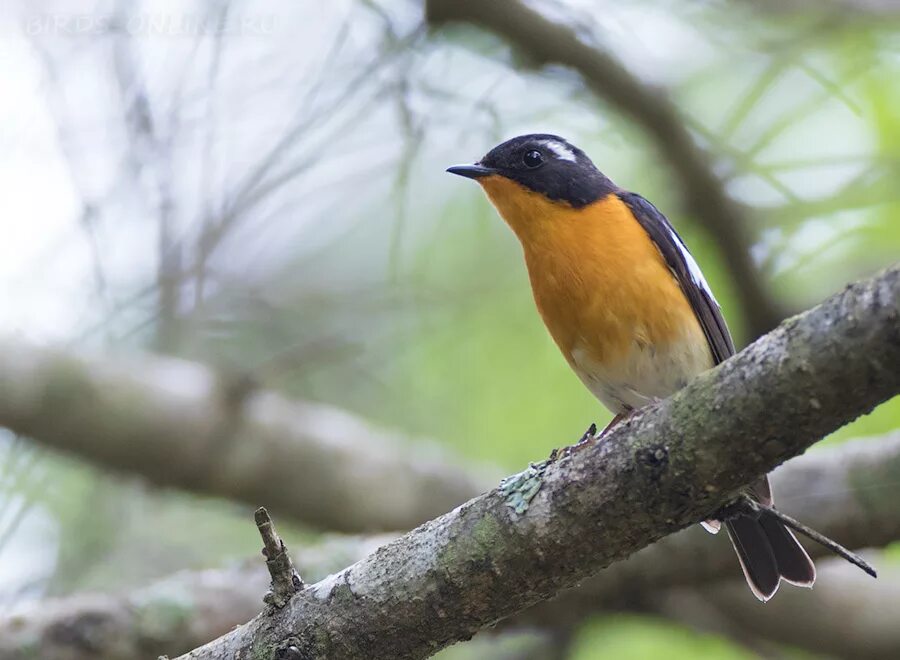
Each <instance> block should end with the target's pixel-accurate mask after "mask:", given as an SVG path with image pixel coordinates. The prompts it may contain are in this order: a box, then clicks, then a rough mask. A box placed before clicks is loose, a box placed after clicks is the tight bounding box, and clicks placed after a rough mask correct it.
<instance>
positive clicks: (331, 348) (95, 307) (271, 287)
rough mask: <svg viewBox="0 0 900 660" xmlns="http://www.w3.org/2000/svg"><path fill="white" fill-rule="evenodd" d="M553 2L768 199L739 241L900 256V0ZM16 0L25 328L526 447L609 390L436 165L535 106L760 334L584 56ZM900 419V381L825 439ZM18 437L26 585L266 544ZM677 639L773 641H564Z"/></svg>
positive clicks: (202, 509)
mask: <svg viewBox="0 0 900 660" xmlns="http://www.w3.org/2000/svg"><path fill="white" fill-rule="evenodd" d="M530 4H531V5H532V6H533V7H535V8H536V9H538V10H540V11H541V12H543V13H545V14H546V15H547V16H549V17H551V18H553V19H555V20H560V21H565V22H568V23H572V24H575V25H577V26H578V27H579V30H580V34H583V35H584V38H585V39H586V40H588V41H589V42H594V43H596V44H598V45H600V46H602V47H603V48H605V49H607V50H609V51H611V52H613V53H615V54H616V55H617V56H618V57H619V58H621V60H622V61H623V62H624V63H625V64H626V65H627V66H628V67H629V68H630V69H631V70H632V71H633V72H634V73H636V74H637V75H638V76H640V77H641V78H643V79H645V80H647V81H650V82H652V83H654V84H656V85H659V86H661V87H664V88H665V89H666V90H668V92H669V94H670V95H671V97H672V98H673V99H674V100H675V102H676V103H677V104H678V105H679V107H680V108H681V110H682V111H683V114H684V117H685V120H686V121H687V122H688V125H689V127H690V129H691V130H692V132H694V134H695V135H696V137H697V139H698V140H699V141H700V142H701V143H702V144H703V145H704V146H705V147H706V148H707V149H708V151H709V152H710V153H711V154H712V155H713V157H714V159H715V168H716V171H717V172H718V173H719V174H720V176H721V177H722V178H723V179H724V181H725V182H726V184H727V189H728V192H729V193H730V194H731V195H732V196H733V197H734V198H735V199H737V200H738V201H739V202H740V203H741V204H742V205H745V206H746V207H747V208H748V209H749V210H750V216H749V217H750V219H751V224H750V226H749V227H748V228H747V229H748V233H749V235H750V236H751V237H752V244H751V245H748V246H747V249H749V250H751V253H752V256H753V259H754V262H755V263H756V264H757V265H758V267H759V269H760V271H761V273H762V277H763V280H764V282H765V285H766V287H767V288H768V289H769V290H770V291H771V292H772V294H773V296H774V297H775V298H776V299H777V300H778V301H779V302H781V303H783V304H784V306H785V308H786V309H790V310H800V309H803V308H806V307H809V306H811V305H813V304H815V303H817V302H818V301H820V300H821V299H822V298H824V297H825V296H827V295H828V294H830V293H832V292H834V291H837V290H839V289H840V288H841V287H843V286H844V285H845V284H846V283H847V282H848V281H851V280H854V279H857V278H859V277H862V276H864V275H867V274H870V273H873V272H875V271H876V270H878V269H879V268H881V267H883V266H885V265H886V264H888V263H890V262H892V261H894V260H896V258H897V256H898V255H900V220H898V218H900V187H898V184H897V181H898V175H900V111H898V108H900V85H898V84H897V81H898V80H900V31H898V30H897V27H898V25H900V10H898V9H897V8H896V7H894V8H893V9H895V10H896V11H886V12H884V13H882V12H881V11H880V9H879V8H880V7H881V6H882V5H881V4H880V3H877V2H876V3H859V4H860V7H862V8H856V7H854V6H853V5H854V4H855V3H852V2H833V3H818V2H815V1H814V0H809V2H795V3H791V4H790V5H789V7H790V9H786V8H785V7H781V6H779V3H774V2H771V3H766V2H763V3H753V2H743V1H741V0H728V1H726V0H709V1H687V2H685V1H682V0H632V1H631V2H625V3H594V2H591V1H590V0H559V1H556V0H541V1H538V0H535V2H533V3H530ZM884 6H887V7H888V9H890V8H891V6H892V3H888V2H885V3H884ZM0 20H2V24H0V59H2V60H3V61H4V62H5V65H4V75H3V76H2V78H0V114H2V117H3V122H2V125H0V182H2V190H3V194H2V195H0V217H2V218H3V220H2V222H3V229H4V239H3V241H2V242H0V299H2V300H4V301H5V303H4V306H3V307H4V313H3V314H2V316H0V328H2V330H3V331H4V332H6V333H13V334H15V335H18V336H21V337H22V338H25V339H28V340H31V341H36V342H40V343H43V342H48V343H49V342H54V343H64V344H66V345H71V346H73V347H79V348H90V349H98V350H104V351H107V350H108V351H116V352H125V351H133V350H150V351H159V352H163V353H167V354H172V355H177V356H182V357H185V358H189V359H195V360H198V361H202V362H206V363H209V364H212V365H215V366H218V367H220V368H223V369H227V370H246V371H249V372H251V373H252V374H254V376H255V377H256V378H257V379H259V380H260V381H261V382H262V383H263V384H264V385H266V386H267V387H271V388H274V389H278V390H281V391H284V392H286V393H288V394H290V395H295V396H298V397H304V398H310V399H315V400H320V401H325V402H328V403H332V404H336V405H340V406H343V407H345V408H347V409H350V410H353V411H356V412H358V413H360V414H362V415H363V416H365V417H367V418H369V419H372V420H374V421H376V422H378V423H380V424H383V425H385V426H387V427H392V428H397V429H401V430H404V431H407V432H409V433H410V434H411V435H415V436H423V437H429V438H433V439H435V440H437V441H439V442H441V443H445V444H447V445H449V446H451V447H452V448H453V449H454V450H455V451H456V452H458V453H459V454H461V455H464V456H466V457H468V458H470V459H472V460H473V461H482V462H491V463H496V464H499V465H501V466H503V468H505V469H507V470H514V469H519V468H521V467H522V466H523V465H524V464H526V463H527V462H528V461H533V460H539V459H541V458H543V457H545V456H546V455H547V454H548V453H549V451H550V450H551V449H552V448H554V447H557V446H560V445H562V444H564V443H569V442H571V441H573V440H575V439H576V438H578V437H580V435H581V433H582V432H583V430H584V429H585V428H586V427H587V425H588V424H589V423H590V422H592V421H596V422H598V423H605V422H606V421H607V420H608V418H609V415H608V413H607V412H606V410H604V409H603V408H602V407H601V406H600V405H599V404H598V403H597V402H596V401H595V400H594V399H593V398H592V397H591V396H590V395H589V394H588V393H587V392H586V391H585V390H584V388H583V387H582V386H581V384H580V383H579V382H578V381H577V379H576V378H575V376H574V375H573V374H572V373H571V372H570V371H569V368H568V367H567V365H566V364H565V362H564V361H563V360H562V359H561V357H560V356H559V355H558V352H557V350H556V348H555V346H554V345H553V344H552V342H551V341H550V339H549V337H548V336H547V334H546V332H545V330H544V329H543V327H542V325H541V323H540V320H539V318H538V316H537V314H536V313H535V311H534V309H533V303H532V301H531V296H530V291H529V289H528V286H527V280H526V277H525V271H524V266H523V264H522V260H521V256H520V253H519V247H518V245H517V243H516V241H515V239H514V237H513V236H512V235H511V233H510V232H509V231H508V230H507V228H506V227H505V226H504V225H503V223H502V222H501V221H500V220H499V218H498V217H496V215H495V213H494V212H493V210H492V209H491V208H490V207H489V206H488V203H487V202H486V200H485V199H484V198H483V196H482V194H481V193H480V191H479V190H478V189H477V187H476V186H473V185H470V184H468V183H466V182H464V181H461V180H459V179H455V178H453V177H451V176H449V175H445V174H444V168H445V167H447V166H448V165H450V164H454V163H458V162H471V161H474V160H476V159H477V158H479V157H480V156H481V155H482V154H483V153H484V152H486V151H487V150H488V149H489V148H490V147H491V146H493V145H494V144H495V143H497V142H499V141H500V140H502V139H505V138H507V137H510V136H512V135H515V134H519V133H523V132H536V131H542V132H553V133H557V134H561V135H563V136H565V137H567V138H569V139H571V140H572V141H573V142H575V143H576V144H578V145H579V146H581V147H582V148H584V149H585V150H586V151H587V152H588V153H589V154H590V155H591V157H592V158H593V159H594V161H595V163H596V164H597V165H598V166H599V167H600V168H601V169H602V170H603V171H604V172H605V173H607V174H608V175H609V176H610V177H611V178H612V179H613V180H614V181H616V182H617V183H619V184H620V185H622V186H623V187H625V188H629V189H632V190H636V191H638V192H640V193H642V194H644V195H645V196H646V197H648V198H650V199H651V200H653V201H654V202H655V203H656V204H657V206H659V207H660V208H661V209H663V210H664V212H665V213H667V215H668V216H669V218H670V219H671V220H672V221H673V223H674V224H675V225H676V227H677V228H678V229H679V231H680V232H681V233H682V235H683V236H684V237H685V239H686V241H687V243H688V244H689V245H690V246H691V248H692V250H693V252H694V254H695V256H696V257H697V260H698V261H699V262H700V263H701V264H702V265H703V268H704V270H705V272H706V274H707V277H708V279H709V280H710V281H711V283H712V285H713V288H714V289H715V291H716V292H717V295H718V298H719V300H720V302H721V303H722V306H723V308H724V311H725V315H726V317H727V319H728V320H729V322H730V324H731V326H732V328H733V331H734V333H735V335H736V338H737V340H738V343H739V344H744V343H746V341H748V340H749V339H750V337H748V336H747V333H746V331H745V330H744V327H745V321H746V318H745V314H744V311H743V310H741V309H740V308H739V306H738V304H737V302H736V297H735V287H736V286H739V283H736V282H735V281H734V280H733V278H732V277H731V274H730V270H729V264H728V263H726V262H725V260H724V259H723V258H722V257H721V255H720V254H719V253H718V252H717V249H716V244H715V241H714V240H713V237H711V236H710V235H708V234H707V233H705V230H704V228H703V227H701V226H699V225H698V224H696V223H695V222H694V220H693V219H692V218H691V217H690V216H688V215H685V214H684V213H683V212H682V211H681V210H680V206H679V204H680V201H681V200H680V197H679V194H678V186H679V185H680V184H679V183H678V178H677V177H676V176H673V172H672V171H671V169H670V168H669V167H668V166H667V165H666V164H665V163H663V162H662V161H661V160H660V157H659V154H658V152H657V150H656V148H655V146H654V144H653V143H652V142H650V141H648V138H647V136H646V135H645V134H643V133H642V132H641V131H640V130H639V129H637V128H636V127H635V126H634V125H633V124H632V123H631V122H630V120H629V119H628V118H626V117H622V116H619V115H617V114H615V113H614V112H612V111H611V110H610V109H609V108H608V107H607V106H606V105H605V103H604V102H603V101H602V100H598V99H597V98H596V97H595V96H594V95H592V94H591V93H589V92H588V91H586V90H585V88H584V85H583V84H582V82H581V81H580V79H579V78H578V77H577V76H576V75H574V74H573V73H571V72H569V71H566V70H561V69H558V68H553V67H551V68H549V69H546V70H542V71H535V70H532V69H530V68H529V66H528V64H529V63H528V62H527V61H525V60H523V59H522V58H521V57H520V56H518V55H516V54H514V53H512V52H511V51H510V49H509V47H508V46H507V45H506V44H504V43H503V42H501V41H500V40H498V39H496V38H495V37H492V36H490V35H487V34H486V33H483V32H479V31H476V30H472V29H468V28H464V27H451V28H449V29H446V30H442V31H441V32H438V33H433V32H430V31H429V30H428V29H427V28H426V27H425V26H424V24H423V17H422V7H421V5H420V3H418V2H412V1H407V0H336V1H335V2H330V3H321V2H311V1H307V0H304V1H302V2H286V1H284V0H267V1H264V2H238V1H232V2H196V3H189V2H188V3H185V2H178V3H175V2H139V3H126V2H121V3H109V2H34V3H32V2H28V3H24V2H23V3H20V4H18V5H16V4H15V3H7V4H6V5H5V6H4V9H3V16H2V18H0ZM898 427H900V403H898V401H897V400H896V399H895V400H894V401H892V402H889V403H887V404H885V405H883V406H882V407H880V408H879V409H877V410H876V411H875V412H874V413H873V414H872V415H870V416H868V417H865V418H863V419H860V420H859V421H857V422H856V423H854V424H852V425H850V426H848V427H847V428H845V429H842V430H841V431H840V432H838V433H837V434H835V438H834V439H832V440H831V441H832V442H839V441H840V440H842V439H845V438H849V437H856V436H860V435H871V434H877V433H881V432H884V431H887V430H889V429H893V428H898ZM0 453H2V461H0V607H9V606H10V605H12V604H13V603H15V602H17V601H21V600H22V599H25V598H35V597H39V596H42V595H45V594H59V593H67V592H70V591H73V590H78V589H84V588H102V589H118V588H124V587H127V586H130V585H135V584H141V583H144V582H146V581H147V580H149V579H151V578H153V577H156V576H161V575H165V574H167V573H170V572H172V571H174V570H177V569H181V568H185V567H189V566H201V565H205V564H207V563H208V562H209V561H210V558H214V559H216V560H218V561H223V562H224V561H227V560H229V559H233V558H242V557H245V556H248V555H251V554H253V553H255V552H257V551H258V549H257V545H258V541H257V539H256V538H255V531H254V530H253V528H252V526H251V525H249V524H248V522H247V521H248V516H247V511H246V510H244V509H243V508H241V507H237V506H235V505H232V504H229V503H225V502H220V501H214V500H210V499H201V498H197V497H191V496H187V495H183V494H176V493H170V492H159V491H157V490H154V489H153V488H152V487H150V486H148V485H146V484H143V483H139V482H137V481H136V480H133V479H126V478H122V477H117V476H114V475H110V474H107V473H104V472H102V471H100V470H98V469H96V468H93V467H90V466H88V465H85V464H83V463H80V462H77V461H75V460H72V459H68V458H62V457H59V456H56V455H50V454H49V453H47V452H45V451H43V450H42V449H40V448H39V447H37V446H35V445H33V444H31V443H30V442H28V441H27V440H26V439H22V438H16V437H12V436H10V435H9V434H7V435H0ZM785 505H786V507H788V508H789V503H785ZM282 526H286V524H285V523H284V522H283V523H282ZM316 533H317V532H316V531H315V530H304V529H294V530H291V531H289V532H288V533H287V536H288V538H291V537H292V536H293V537H295V538H299V537H304V538H307V537H312V536H314V535H315V534H316ZM198 540H200V543H199V545H200V546H201V547H198ZM135 557H138V558H139V559H140V561H139V562H135ZM473 648H474V647H473ZM663 652H665V653H666V655H667V657H684V658H688V657H690V658H699V657H709V658H713V657H715V658H725V657H728V658H730V657H734V658H739V657H748V653H749V652H746V651H744V650H742V649H741V648H740V647H738V646H734V645H732V644H731V643H730V642H728V641H726V640H724V639H717V638H711V637H707V636H699V635H697V634H695V633H691V632H688V631H686V630H683V629H679V628H676V627H673V626H671V625H669V624H666V623H663V622H654V621H648V620H642V619H639V618H631V617H629V618H624V617H623V618H607V619H603V620H598V621H597V622H596V623H595V624H592V626H591V627H590V628H589V629H587V630H585V631H583V632H582V633H580V634H579V635H578V637H577V638H576V641H575V643H574V646H573V649H572V653H571V657H573V658H578V659H579V660H587V659H589V658H600V657H617V658H621V657H657V656H658V655H660V654H662V653H663ZM477 653H478V651H477V650H471V649H470V650H467V647H466V646H465V645H463V646H460V647H459V648H457V649H453V650H451V651H448V652H447V656H446V657H447V658H468V657H478V656H477ZM511 657H512V656H511Z"/></svg>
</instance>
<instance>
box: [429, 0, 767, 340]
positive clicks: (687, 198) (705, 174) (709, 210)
mask: <svg viewBox="0 0 900 660" xmlns="http://www.w3.org/2000/svg"><path fill="white" fill-rule="evenodd" d="M425 8H426V16H427V19H428V22H429V23H430V24H431V25H432V26H440V25H443V24H445V23H449V22H456V23H467V24H470V25H474V26H476V27H480V28H483V29H486V30H489V31H491V32H493V33H495V34H496V35H498V36H499V37H501V38H502V39H504V40H505V41H506V42H507V43H509V44H510V45H511V46H512V47H513V48H515V49H516V50H517V51H518V52H519V53H521V54H523V55H525V56H526V61H531V62H533V63H534V64H536V65H538V66H540V65H545V64H555V65H561V66H565V67H569V68H571V69H573V70H574V71H576V72H578V74H580V75H581V77H582V78H583V80H584V82H585V84H586V85H587V87H588V88H590V89H591V91H593V92H594V93H595V94H596V95H597V96H598V97H599V98H601V99H604V100H605V101H606V102H607V103H609V104H610V105H611V106H612V107H613V108H615V109H616V110H618V111H620V112H622V113H623V114H624V115H625V116H627V117H629V118H631V119H632V120H633V121H635V122H636V123H637V124H638V125H639V126H641V127H642V128H643V129H644V130H645V131H646V132H647V133H648V134H649V135H650V136H651V138H652V139H653V142H654V144H655V145H656V146H657V148H658V149H659V151H660V154H661V155H662V157H663V159H664V161H665V162H667V163H668V164H669V167H670V170H671V172H672V175H673V177H675V178H676V179H677V180H678V183H679V184H680V185H679V186H678V189H679V190H680V191H681V192H682V195H683V198H684V206H685V211H686V212H687V213H688V214H689V215H690V216H691V217H693V218H694V219H695V220H696V221H697V222H699V223H701V224H702V225H703V226H704V228H705V229H706V230H707V231H708V232H709V234H710V236H711V237H712V238H713V240H715V241H716V242H717V244H718V246H719V248H720V249H721V251H722V254H723V255H724V257H725V262H726V263H727V264H728V267H729V269H730V270H731V273H732V276H733V277H732V279H733V283H734V286H735V289H736V291H737V292H738V295H739V297H740V301H741V306H742V308H743V310H744V312H745V314H746V316H747V329H748V333H749V336H750V337H751V338H754V337H758V336H759V335H761V334H763V333H764V332H767V331H769V330H771V329H772V328H774V327H775V325H777V324H778V322H779V321H781V320H782V319H783V318H784V316H785V312H784V310H783V309H782V307H781V305H780V304H779V303H778V301H777V300H775V299H774V298H773V297H772V296H771V295H770V293H769V290H768V289H767V288H766V287H765V286H764V283H763V281H762V278H761V276H760V273H759V271H758V270H757V268H756V266H754V264H753V261H752V260H751V258H750V250H749V246H750V244H751V241H750V239H749V237H748V236H747V230H746V228H747V226H748V220H747V217H746V213H745V212H744V209H743V208H742V207H741V206H740V205H739V204H737V203H736V202H735V201H734V200H733V199H731V198H730V197H729V196H728V194H727V193H726V192H725V186H724V185H723V184H722V182H721V181H720V180H719V178H718V176H716V174H715V172H714V170H713V167H712V161H711V159H710V157H709V155H708V154H706V153H705V152H704V151H703V149H702V148H701V147H700V146H699V145H698V144H697V142H696V141H695V140H694V137H693V136H692V135H691V133H690V131H688V129H687V128H686V126H687V123H686V122H685V121H684V118H683V117H682V116H681V113H680V112H679V111H678V108H677V107H676V106H675V105H674V104H673V103H672V102H671V101H670V100H669V98H668V97H667V96H666V95H665V94H664V93H663V92H662V90H660V89H658V88H656V87H653V86H651V85H649V84H647V83H645V82H643V81H641V80H640V79H639V78H637V77H636V76H635V75H633V74H632V73H631V72H630V71H628V69H626V68H625V66H624V65H623V64H622V63H621V62H620V61H619V60H618V59H617V58H616V57H614V56H613V55H612V54H610V53H608V52H606V51H604V50H603V49H602V48H601V47H599V46H598V45H596V44H591V45H588V44H587V43H585V42H584V40H583V39H582V38H581V36H580V35H579V33H578V31H576V30H575V29H574V28H571V27H568V26H565V25H562V24H559V23H554V22H553V21H550V20H548V19H547V18H545V17H544V16H542V15H541V14H540V13H539V12H537V11H535V10H533V9H531V8H529V7H528V6H526V5H525V4H524V3H522V2H519V1H518V0H495V1H492V2H486V1H485V0H426V2H425ZM601 169H602V167H601Z"/></svg>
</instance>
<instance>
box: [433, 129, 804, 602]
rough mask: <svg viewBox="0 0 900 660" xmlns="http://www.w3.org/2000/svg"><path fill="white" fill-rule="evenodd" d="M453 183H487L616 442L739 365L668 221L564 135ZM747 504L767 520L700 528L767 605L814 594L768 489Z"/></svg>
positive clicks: (760, 484)
mask: <svg viewBox="0 0 900 660" xmlns="http://www.w3.org/2000/svg"><path fill="white" fill-rule="evenodd" d="M447 171H448V172H450V173H452V174H456V175H459V176H463V177H466V178H469V179H474V180H475V181H476V182H478V183H479V184H480V185H481V187H482V188H483V189H484V191H485V193H486V194H487V197H488V199H489V200H490V202H491V203H492V204H493V206H494V207H495V208H496V210H497V212H498V213H499V215H500V216H501V217H502V218H503V220H504V221H506V223H507V224H508V225H509V227H510V228H511V229H512V231H513V232H514V233H515V235H516V236H517V237H518V239H519V242H520V243H521V245H522V250H523V253H524V256H525V264H526V266H527V270H528V276H529V280H530V282H531V289H532V293H533V294H534V299H535V303H536V305H537V309H538V312H539V313H540V316H541V317H542V319H543V321H544V324H545V325H546V326H547V329H548V330H549V333H550V335H551V337H552V338H553V340H554V341H555V343H556V344H557V346H558V347H559V349H560V351H561V352H562V354H563V356H564V357H565V359H566V361H567V362H568V363H569V366H570V367H571V368H572V370H573V371H574V372H575V374H576V375H577V376H578V378H579V379H580V380H581V381H582V383H584V385H585V386H586V387H587V388H588V390H590V391H591V393H593V395H594V396H595V397H596V398H597V399H599V401H600V402H601V403H603V404H604V405H605V406H606V407H607V408H609V410H610V411H611V412H612V413H613V414H614V417H613V419H612V421H611V422H610V424H609V425H608V426H607V427H606V429H605V431H608V430H609V429H611V428H612V427H613V426H614V425H616V424H618V423H620V422H621V421H622V420H624V419H626V418H627V417H628V416H630V415H631V414H633V413H634V412H635V411H636V410H639V409H641V408H643V407H644V406H647V405H648V404H651V403H653V402H655V401H658V400H660V399H663V398H666V397H668V396H670V395H672V394H673V393H675V392H676V391H677V390H678V389H680V388H681V387H683V386H685V385H686V384H688V383H689V382H690V381H691V380H692V379H693V378H695V377H696V376H698V375H699V374H701V373H703V372H704V371H707V370H708V369H711V368H713V367H714V366H716V365H717V364H719V363H721V362H723V361H725V360H727V359H728V358H729V357H730V356H732V355H733V354H734V352H735V348H734V342H733V340H732V337H731V334H730V332H729V330H728V326H727V325H726V323H725V319H724V317H723V315H722V310H721V308H720V306H719V303H718V302H717V300H716V298H715V296H714V295H713V292H712V290H711V288H710V286H709V283H708V282H707V280H706V278H705V277H704V276H703V272H702V271H701V270H700V266H699V265H698V264H697V261H696V260H695V259H694V257H693V256H692V255H691V253H690V251H689V250H688V248H687V246H686V245H685V243H684V241H683V240H682V239H681V237H680V236H679V235H678V232H676V231H675V228H674V227H673V226H672V224H671V223H670V222H669V220H668V219H667V218H666V216H664V215H663V214H662V213H661V212H660V211H659V210H658V209H657V208H656V207H655V206H654V205H653V204H652V203H651V202H649V201H648V200H647V199H645V198H644V197H642V196H641V195H639V194H637V193H634V192H629V191H627V190H625V189H623V188H620V187H619V186H617V185H616V184H615V183H613V182H612V180H610V179H609V178H608V177H607V176H606V175H604V174H603V173H602V172H601V171H600V170H598V169H597V167H596V166H595V165H594V163H593V162H592V161H591V159H590V158H589V157H588V156H587V155H586V154H585V152H584V151H582V150H581V149H579V148H578V147H576V146H574V145H572V144H571V143H569V142H568V141H567V140H565V139H563V138H561V137H559V136H557V135H551V134H544V133H534V134H528V135H520V136H518V137H514V138H512V139H510V140H507V141H505V142H503V143H502V144H499V145H497V146H496V147H494V148H493V149H491V150H490V151H489V152H488V153H487V155H485V156H484V157H483V158H481V159H480V160H479V161H478V162H476V163H475V164H474V165H457V166H453V167H450V168H448V170H447ZM748 495H749V497H751V498H752V500H754V501H755V502H756V503H758V504H759V505H760V507H759V509H758V510H757V514H756V515H740V514H738V515H732V516H720V517H723V518H726V519H725V520H722V521H720V520H712V519H711V520H707V521H705V522H703V523H701V524H702V525H703V526H704V528H705V529H706V530H707V531H709V532H711V533H716V532H718V531H719V529H720V528H721V527H722V526H723V525H724V527H725V529H726V531H727V534H728V537H729V539H730V540H731V543H732V545H733V546H734V549H735V552H736V553H737V556H738V560H739V562H740V566H741V568H742V570H743V573H744V576H745V578H746V580H747V584H748V585H749V587H750V590H751V591H752V592H753V595H754V596H756V597H757V598H758V599H759V600H761V601H763V602H765V601H767V600H769V599H770V598H772V596H774V595H775V593H776V591H777V590H778V587H779V585H780V584H781V582H782V581H784V582H788V583H790V584H793V585H797V586H802V587H812V586H813V583H814V582H815V580H816V568H815V565H814V564H813V561H812V560H811V559H810V557H809V555H808V554H807V552H806V550H805V549H804V548H803V546H802V545H800V543H799V542H798V541H797V538H796V537H795V536H794V534H793V533H792V532H791V530H790V529H788V527H786V526H785V524H784V523H783V522H782V520H781V519H779V518H778V517H777V516H775V515H769V510H770V509H771V507H772V505H773V498H772V489H771V486H770V483H769V479H768V477H767V476H764V477H762V478H761V479H759V480H758V481H757V482H755V483H754V484H752V485H751V486H750V488H749V491H748Z"/></svg>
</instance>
